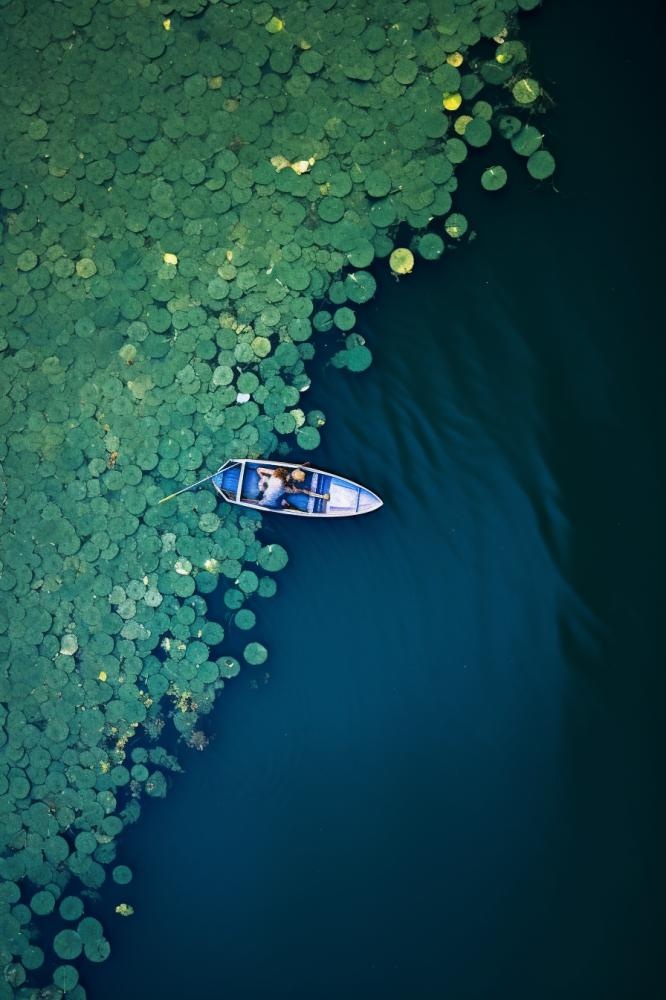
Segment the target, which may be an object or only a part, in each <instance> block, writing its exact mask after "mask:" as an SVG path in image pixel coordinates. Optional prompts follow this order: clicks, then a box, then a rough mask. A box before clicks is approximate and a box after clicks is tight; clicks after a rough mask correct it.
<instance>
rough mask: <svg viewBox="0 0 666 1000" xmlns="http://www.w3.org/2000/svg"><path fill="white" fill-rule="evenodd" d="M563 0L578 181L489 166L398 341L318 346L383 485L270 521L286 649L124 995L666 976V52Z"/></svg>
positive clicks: (127, 946)
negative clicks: (491, 184)
mask: <svg viewBox="0 0 666 1000" xmlns="http://www.w3.org/2000/svg"><path fill="white" fill-rule="evenodd" d="M569 6H570V7H571V5H569ZM595 6H596V7H597V8H598V9H596V10H595V9H594V8H595ZM566 7H567V5H558V4H556V3H550V4H548V5H547V6H546V9H545V10H543V11H542V12H539V13H538V14H537V15H535V16H534V17H533V18H532V20H531V21H530V22H529V28H528V36H529V38H530V42H531V45H532V51H533V62H534V68H535V71H536V75H538V76H539V77H540V78H541V79H543V80H544V82H545V83H546V86H547V88H548V89H549V90H551V92H552V93H553V95H554V97H555V99H556V102H557V106H556V107H555V108H554V109H553V111H552V113H551V116H550V120H549V121H548V123H547V127H548V131H549V134H550V136H551V140H550V146H551V148H553V149H554V151H555V152H556V154H557V156H558V165H559V168H560V169H559V172H558V176H557V181H556V184H557V192H555V191H554V190H552V188H550V187H549V186H548V185H545V186H544V187H543V188H541V189H538V188H537V186H536V185H535V184H533V183H532V182H530V181H528V180H526V179H523V180H521V179H520V177H519V164H518V163H516V164H515V166H514V170H513V173H512V181H511V186H510V188H509V189H507V191H506V192H504V193H503V194H502V195H500V196H499V197H497V198H494V199H492V200H490V199H489V198H488V197H487V196H483V195H482V193H477V191H476V186H475V182H470V184H468V185H467V186H466V187H464V190H463V192H462V195H461V199H462V200H461V202H460V206H459V207H462V210H463V211H466V212H467V214H468V215H469V216H470V218H471V219H472V221H473V224H474V225H475V227H476V228H477V229H478V233H479V235H478V238H477V239H476V240H475V241H473V242H472V243H471V244H470V245H469V246H468V247H467V248H465V249H461V250H459V251H457V252H455V253H454V252H451V253H447V254H445V257H444V258H443V259H442V261H441V262H440V263H439V264H438V265H420V266H419V268H418V269H417V271H416V273H415V274H414V275H413V276H412V277H411V278H410V279H409V280H408V281H403V282H402V283H401V284H400V285H397V284H396V283H395V282H393V281H392V280H391V279H390V278H387V277H385V276H384V277H383V278H380V287H379V290H378V295H377V299H376V303H375V304H373V305H372V306H371V307H369V308H368V309H367V311H366V314H365V333H366V335H367V337H368V341H369V342H370V344H371V346H372V349H373V352H374V354H375V357H376V365H375V366H374V368H373V369H372V370H371V371H370V372H369V373H367V374H366V375H364V376H362V377H358V378H350V377H347V376H343V375H341V374H340V373H338V372H336V371H334V370H333V369H325V370H322V371H319V372H317V373H316V377H315V385H314V387H313V389H312V390H311V402H312V404H313V405H318V406H321V407H322V409H324V410H325V411H326V412H327V414H328V415H329V423H328V426H327V428H326V429H325V432H324V443H323V446H322V448H321V449H320V451H319V452H317V453H316V456H315V457H316V459H317V462H318V463H319V464H321V465H323V466H330V467H331V468H334V469H338V470H340V471H344V472H346V473H347V474H349V475H350V476H351V477H352V478H355V479H358V480H360V481H361V482H366V483H367V484H368V485H369V486H371V487H372V488H373V489H376V490H377V491H378V492H379V493H380V494H381V495H382V496H383V498H384V500H385V507H384V508H383V510H382V511H381V512H380V513H379V514H378V515H375V516H371V517H368V518H367V519H363V518H361V519H359V520H358V521H356V522H353V523H341V524H333V525H327V524H326V525H316V526H311V525H308V524H300V523H296V524H294V523H289V522H287V523H284V522H283V521H282V520H281V519H278V518H273V519H272V520H270V521H269V519H268V518H267V519H266V529H265V538H266V539H271V540H275V541H279V542H280V543H281V544H284V545H285V546H286V547H287V548H288V549H289V551H290V554H291V562H290V565H289V567H288V569H287V570H286V571H285V572H284V574H283V578H282V580H281V581H280V592H279V595H278V597H277V598H276V599H275V600H273V601H269V602H265V603H262V604H261V605H260V607H258V608H257V610H258V612H260V614H259V623H260V624H259V626H258V629H257V638H258V639H259V640H260V641H265V642H266V644H267V645H268V646H269V647H270V651H271V657H270V660H269V664H268V666H269V672H270V678H266V677H265V672H264V671H263V670H262V668H259V670H258V671H256V670H255V672H254V673H253V672H252V669H248V670H247V671H246V673H245V674H244V675H243V676H241V678H239V679H238V680H237V681H236V682H235V683H232V684H230V685H228V689H227V691H225V693H224V696H223V697H222V698H221V700H220V703H219V706H218V710H217V711H216V713H215V716H214V718H213V719H212V721H211V730H212V731H213V732H214V734H215V735H214V739H213V740H212V742H211V746H210V748H209V749H208V751H207V752H206V753H205V754H199V755H197V754H195V753H191V754H190V755H189V756H188V758H187V771H188V773H187V774H186V775H185V776H184V777H182V778H177V779H176V780H175V781H174V784H173V788H172V790H171V793H170V795H169V798H168V799H167V800H166V801H165V802H164V803H158V804H150V805H149V806H148V807H147V808H146V811H145V815H144V817H143V818H142V821H141V823H140V825H139V826H138V827H137V828H135V829H134V830H132V831H130V833H129V834H128V836H127V838H126V841H125V844H126V851H125V857H124V858H123V860H124V861H127V863H129V864H131V866H132V867H133V869H134V870H135V873H136V874H135V879H134V882H133V884H132V887H131V892H128V890H126V889H124V890H118V893H120V894H121V895H122V898H129V901H132V902H133V903H134V905H135V907H136V914H135V916H134V917H133V918H131V920H127V921H120V920H118V922H117V926H116V927H115V931H113V929H112V932H111V935H110V936H111V938H112V943H113V945H114V956H115V957H114V958H113V959H112V960H111V961H110V962H109V963H107V964H106V966H105V967H104V968H100V969H99V970H97V969H95V970H92V972H91V974H89V975H86V982H87V984H88V985H90V986H91V988H92V989H93V994H94V995H95V996H96V997H98V998H100V1000H101V998H112V997H113V998H116V997H118V996H121V995H122V996H124V997H125V998H135V997H136V998H138V997H144V996H152V995H157V996H164V997H182V996H205V997H218V996H220V997H222V996H223V997H226V998H229V1000H256V998H271V997H276V998H290V1000H292V998H293V1000H305V998H306V997H307V998H318V1000H333V998H338V997H340V996H349V997H354V998H360V997H364V998H367V997H372V998H379V997H382V998H386V997H390V998H412V997H415V998H424V1000H425V998H431V997H433V998H434V997H444V996H446V997H454V998H470V1000H472V998H473V1000H477V998H486V997H502V998H504V997H507V998H508V997H512V998H528V997H529V998H532V997H575V998H578V997H581V998H582V997H586V998H587V997H595V998H596V997H599V998H614V997H618V998H619V997H640V998H643V997H645V998H648V997H653V996H656V995H658V980H657V944H658V941H659V940H660V919H661V917H662V916H663V913H662V904H661V900H660V899H658V898H657V894H656V892H655V886H656V885H657V882H658V874H659V868H660V865H659V856H660V850H659V839H658V822H659V814H658V807H657V779H658V767H657V761H658V756H657V750H658V737H657V733H658V721H659V720H658V714H659V711H660V698H661V696H662V695H663V681H662V680H661V676H660V673H659V670H658V666H659V662H660V659H659V654H660V652H661V645H662V639H661V634H660V630H659V626H658V610H659V607H660V606H661V602H662V601H663V593H664V589H663V573H662V569H663V553H664V548H663V526H662V521H661V505H662V504H663V489H662V485H663V484H662V481H661V478H660V476H659V475H658V470H657V454H658V446H659V444H660V419H661V417H662V416H663V401H662V396H661V385H660V367H661V365H662V364H663V344H662V341H661V339H660V336H659V327H660V324H661V323H662V317H661V309H660V306H659V303H658V296H657V289H658V287H659V278H658V275H659V271H658V252H657V246H656V242H652V241H653V239H654V238H653V236H652V235H651V226H652V220H653V218H654V214H655V211H656V206H655V203H654V194H653V192H654V190H656V179H657V161H656V159H655V160H653V159H652V158H651V157H650V155H649V153H648V150H647V149H645V148H644V147H642V146H641V145H640V144H639V145H638V146H637V145H636V143H635V142H630V141H627V140H626V135H625V139H622V138H621V136H622V134H624V133H626V130H627V129H628V128H629V127H631V131H632V134H634V135H638V134H643V135H644V134H646V131H647V129H648V126H649V123H650V121H652V120H653V118H652V115H653V110H652V108H651V106H650V100H651V97H650V95H651V93H653V91H652V86H653V82H654V81H653V79H652V74H653V72H654V71H653V69H652V68H651V67H652V65H653V63H652V61H651V57H650V52H649V51H648V52H647V53H645V52H640V53H639V51H638V50H637V49H635V48H633V47H632V48H631V49H630V50H629V51H627V50H625V49H623V50H622V53H618V44H619V43H618V39H617V37H616V36H617V30H618V28H617V23H616V22H614V20H613V18H612V17H611V16H610V15H608V16H607V17H605V16H604V17H602V16H601V12H600V7H599V5H589V7H588V6H587V5H586V8H585V9H582V10H579V9H578V6H576V20H575V22H574V21H572V20H571V19H570V18H569V16H568V14H567V10H566V9H565V8H566ZM605 9H606V8H604V10H605ZM646 17H647V21H649V17H650V10H647V11H646ZM647 21H646V23H645V24H644V28H645V37H646V38H647V44H648V46H649V45H650V44H651V43H650V40H649V35H650V25H649V24H648V23H647ZM653 37H654V38H655V39H656V37H657V36H656V34H654V36H653ZM654 44H655V45H656V41H655V43H654ZM619 64H621V76H622V79H623V80H624V81H626V80H627V79H631V80H632V86H631V87H630V88H628V89H626V88H624V87H620V88H617V87H614V86H612V81H613V79H614V78H615V77H616V75H617V72H618V65H619ZM611 93H612V100H610V98H609V94H611ZM636 95H641V100H640V101H637V100H636V99H635V98H636ZM507 155H508V154H505V156H507ZM381 273H382V272H381V270H380V271H378V276H379V275H380V274H381ZM285 520H286V519H285ZM266 681H268V682H267V683H266ZM121 895H119V896H118V898H119V899H120V898H121Z"/></svg>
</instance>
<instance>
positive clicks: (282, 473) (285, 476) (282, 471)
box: [273, 465, 289, 483]
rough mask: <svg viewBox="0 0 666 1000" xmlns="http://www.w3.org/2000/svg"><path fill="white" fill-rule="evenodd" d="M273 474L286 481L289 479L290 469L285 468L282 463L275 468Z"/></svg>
mask: <svg viewBox="0 0 666 1000" xmlns="http://www.w3.org/2000/svg"><path fill="white" fill-rule="evenodd" d="M273 475H274V476H276V477H277V478H278V479H281V480H282V482H283V483H286V482H287V479H288V478H289V472H288V470H287V469H283V468H282V466H281V465H279V466H278V467H277V469H273Z"/></svg>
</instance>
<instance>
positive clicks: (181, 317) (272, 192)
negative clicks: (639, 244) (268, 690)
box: [0, 0, 555, 1000]
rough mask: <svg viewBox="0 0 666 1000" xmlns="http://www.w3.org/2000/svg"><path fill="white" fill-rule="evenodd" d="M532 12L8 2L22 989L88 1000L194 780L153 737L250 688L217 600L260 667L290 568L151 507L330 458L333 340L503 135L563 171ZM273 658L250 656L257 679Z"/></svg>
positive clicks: (6, 715) (17, 892)
mask: <svg viewBox="0 0 666 1000" xmlns="http://www.w3.org/2000/svg"><path fill="white" fill-rule="evenodd" d="M535 5H536V4H535V2H534V0H515V2H514V0H503V2H501V3H500V2H498V3H494V2H493V0H487V2H484V3H483V4H477V3H474V4H470V3H467V2H463V0H460V2H451V3H449V4H447V5H446V7H445V9H444V8H442V7H441V5H437V4H434V3H433V4H428V3H425V2H424V3H413V4H412V3H410V4H403V3H402V2H397V0H389V3H388V4H387V3H386V2H382V3H380V2H379V0H364V2H363V3H361V2H360V0H358V2H355V0H350V2H342V0H340V2H336V0H326V2H324V3H321V4H319V3H315V4H312V5H310V6H308V7H306V6H304V5H301V4H298V3H295V2H294V3H286V4H285V6H284V7H283V8H280V9H279V10H277V9H276V10H274V9H273V8H271V6H270V5H269V4H267V3H264V2H257V3H254V2H250V0H240V2H237V3H234V2H232V0H226V2H225V0H223V2H217V0H167V2H165V3H161V4H159V5H156V4H154V3H153V4H148V3H145V4H144V3H141V4H135V3H130V2H128V0H114V3H111V4H110V3H106V2H102V0H98V2H94V0H89V2H86V3H80V4H79V3H74V2H69V0H68V2H64V3H59V4H52V3H49V2H47V0H34V2H31V3H30V4H25V3H24V2H22V0H6V2H4V3H2V4H1V6H2V15H3V31H2V33H0V59H2V63H3V67H4V69H5V79H6V85H5V86H4V88H3V90H2V92H1V93H0V121H1V123H2V130H3V136H4V142H3V145H2V147H1V148H0V237H1V239H2V257H1V259H0V319H1V323H0V353H2V366H1V367H0V426H1V427H2V431H3V436H2V441H1V442H0V462H1V463H2V468H1V469H0V473H1V474H0V516H2V517H3V534H2V539H1V541H0V562H1V564H2V565H1V567H0V570H1V572H0V591H1V592H2V602H1V604H0V651H1V652H2V662H3V667H2V669H1V670H0V700H1V702H2V704H0V752H1V753H2V761H1V767H0V795H2V797H3V811H2V813H1V814H0V815H1V816H2V822H1V824H0V840H1V841H2V857H1V859H0V880H1V881H0V958H1V959H2V963H1V964H2V967H3V968H4V969H5V974H4V978H5V981H6V984H7V988H8V989H10V990H19V991H20V990H22V989H23V986H24V984H25V983H26V982H29V983H37V984H38V986H40V987H43V988H45V989H48V988H53V989H55V990H57V991H64V992H66V993H67V995H68V996H70V997H72V998H75V1000H80V998H81V997H83V996H84V993H83V989H82V987H81V986H80V985H79V983H78V972H77V969H76V968H75V967H74V966H73V965H71V964H69V963H70V962H75V961H77V960H78V959H79V957H80V956H82V955H83V956H84V957H85V958H86V959H87V960H89V961H93V962H98V961H102V960H104V958H105V957H106V956H107V955H108V954H109V944H108V941H107V939H106V938H105V936H104V933H103V928H102V925H101V924H100V923H99V922H98V921H97V920H94V919H93V918H90V917H88V916H86V914H85V905H84V900H85V899H87V898H88V895H89V894H90V893H91V892H96V891H97V890H99V889H100V888H101V887H103V885H104V883H105V881H106V880H107V878H108V873H109V872H110V873H111V879H112V881H113V882H115V883H116V884H119V885H127V884H128V883H129V881H130V879H131V871H130V869H129V868H128V867H127V866H126V865H123V864H117V863H116V856H117V852H118V846H119V842H120V839H121V834H122V831H123V829H124V828H125V827H126V826H127V825H129V824H131V823H133V822H135V821H136V819H137V818H138V816H139V814H140V802H141V800H142V799H143V798H144V797H148V798H161V797H163V796H164V795H166V793H167V790H168V775H169V773H170V772H172V771H175V770H178V769H179V764H178V761H177V760H176V759H175V758H174V757H173V756H171V755H170V754H168V753H167V752H166V751H165V749H164V748H163V747H161V746H159V744H158V743H157V741H159V739H160V735H161V733H162V731H163V728H164V726H165V720H167V719H171V721H172V724H173V726H174V727H175V729H176V731H177V732H178V734H179V735H180V736H182V738H183V740H184V741H185V742H186V743H188V744H189V745H190V746H192V747H195V748H197V747H200V746H202V745H203V744H204V742H205V738H206V737H205V733H204V732H203V729H202V728H201V719H202V717H204V716H205V715H206V714H207V713H208V712H209V711H210V710H211V708H212V706H213V704H214V701H215V697H216V695H217V693H218V692H219V691H220V690H221V689H222V688H223V687H224V684H225V682H227V681H229V680H230V679H232V678H233V677H235V676H236V675H237V674H238V673H239V671H240V670H241V664H240V662H239V660H238V659H237V658H236V657H234V656H230V655H228V653H227V651H226V649H225V648H224V643H225V640H226V638H227V637H226V635H225V628H224V627H223V626H222V625H220V624H218V623H216V622H213V621H211V620H210V618H209V611H208V602H207V598H208V596H209V595H211V594H212V593H213V592H214V591H215V590H216V588H218V587H219V588H220V590H221V591H223V592H224V598H223V600H224V604H225V606H226V608H227V609H228V610H229V612H230V622H229V631H230V632H231V633H232V634H234V635H235V636H236V641H239V639H240V638H242V639H243V642H245V639H246V638H247V637H248V633H251V632H252V630H253V629H255V628H257V621H258V619H259V624H260V615H259V614H258V611H256V610H255V608H254V607H252V608H250V607H248V606H247V605H248V602H252V601H254V600H255V599H256V598H259V597H261V598H267V597H271V596H273V595H274V594H275V592H276V583H275V579H274V577H273V576H272V575H271V574H275V573H277V572H279V571H280V570H282V569H283V568H284V567H285V566H286V564H287V558H288V557H287V553H286V551H285V550H284V549H283V548H282V547H281V546H279V545H275V544H263V542H262V539H261V535H260V529H261V521H260V517H259V515H256V514H252V513H247V512H246V513H243V514H239V513H237V512H236V511H234V510H233V509H231V508H229V507H219V506H218V505H217V503H216V498H215V496H214V495H213V494H212V492H205V491H201V492H197V493H191V494H186V495H183V496H181V497H179V498H178V499H177V500H176V501H174V502H173V503H172V504H171V505H164V506H158V505H157V500H158V499H159V498H160V497H161V496H163V495H164V494H165V493H168V492H171V491H172V490H175V489H176V488H177V487H178V486H179V485H181V484H182V483H183V482H187V481H193V480H195V479H197V478H198V477H200V476H202V475H203V474H204V473H205V472H206V471H212V469H213V468H214V467H215V465H216V464H217V463H219V462H221V461H222V459H223V458H225V457H227V456H230V455H238V456H241V457H243V456H259V455H266V456H267V455H269V454H271V453H275V452H277V453H278V454H286V453H287V451H288V450H289V448H293V447H294V446H296V447H298V449H302V450H313V449H316V448H317V446H318V445H319V443H320V440H321V437H320V435H321V429H322V427H323V426H324V423H325V416H324V414H323V413H321V411H319V410H308V409H307V406H306V403H305V400H306V398H307V397H306V396H305V395H304V394H305V392H306V391H307V389H308V388H309V386H310V377H309V375H308V364H309V363H310V362H311V360H312V358H313V356H314V352H315V349H316V346H317V345H318V343H319V342H321V340H322V339H323V338H322V336H321V335H322V334H324V333H330V334H331V336H332V337H333V338H335V346H334V350H333V355H332V358H331V363H332V364H333V365H334V366H336V367H339V368H345V369H347V370H348V371H350V372H353V373H360V372H363V371H365V370H366V369H367V368H368V367H369V366H370V364H371V361H372V351H371V346H369V345H368V344H366V342H365V339H364V337H362V336H361V335H360V333H359V332H358V330H357V329H356V325H357V319H358V314H359V309H362V307H363V305H364V304H366V303H367V302H369V301H370V300H371V299H372V297H373V296H374V294H375V291H376V280H375V277H374V276H373V275H372V274H371V273H370V271H369V270H368V268H370V267H375V268H376V269H384V270H391V271H392V272H394V273H396V274H398V275H404V274H407V273H409V271H411V270H412V268H414V267H419V266H422V262H423V261H424V260H425V261H434V260H437V259H438V258H439V257H440V256H441V255H442V253H443V251H444V246H445V240H444V239H443V238H442V235H440V234H441V233H442V232H444V233H445V234H446V237H447V238H448V239H447V243H448V245H449V246H452V245H453V243H454V241H459V240H460V239H461V238H462V237H463V236H464V235H465V233H466V232H467V229H468V224H467V220H466V219H465V218H464V217H463V216H462V215H460V213H458V212H456V211H452V209H454V198H455V196H456V190H457V185H458V176H457V173H456V171H457V170H458V169H463V167H464V169H465V170H466V169H467V166H468V164H469V165H471V167H472V171H473V168H474V166H475V165H477V164H481V165H482V166H480V167H479V166H477V167H476V169H477V176H478V175H479V174H480V175H481V183H482V184H483V186H484V187H486V188H488V189H489V190H495V189H497V188H499V187H501V186H502V185H503V183H504V181H505V180H506V172H505V168H504V167H503V166H501V165H499V164H498V165H496V166H487V163H488V160H487V158H486V159H485V160H484V157H487V152H486V146H487V145H488V143H489V142H490V141H491V139H492V137H493V135H494V134H498V135H500V136H501V137H503V138H504V139H505V140H507V143H509V144H510V146H511V147H512V149H509V147H508V146H507V150H508V152H509V155H513V154H515V155H516V156H517V157H519V158H523V159H522V162H523V163H526V167H527V170H528V172H529V174H530V175H531V176H532V177H533V178H535V179H538V180H541V179H545V178H548V177H550V176H551V174H552V172H553V170H554V166H555V164H554V160H553V158H552V155H551V154H550V153H548V152H547V151H546V150H544V149H543V148H542V136H541V133H540V131H539V130H538V129H537V127H536V125H535V124H534V122H535V120H536V119H535V115H536V113H537V112H538V110H539V107H540V105H541V103H542V100H543V88H542V87H541V85H540V84H539V83H538V82H537V81H535V79H534V77H533V75H532V72H531V70H530V68H529V65H528V63H527V53H526V51H525V49H524V46H522V45H521V43H520V42H519V40H518V39H516V38H515V37H513V36H514V34H515V30H516V21H515V16H514V15H515V14H516V12H517V11H518V9H520V8H522V9H523V10H527V9H530V8H531V7H533V6H535ZM493 40H494V43H493ZM481 42H483V47H482V49H481V51H483V52H484V53H485V54H484V56H483V58H482V57H480V56H479V57H477V55H476V52H477V49H476V46H477V44H478V43H481ZM493 44H494V45H495V49H493ZM488 46H490V52H491V55H490V57H487V56H488ZM493 51H494V55H493V54H492V52H493ZM507 104H508V106H509V111H510V112H511V113H508V112H507ZM492 148H493V149H494V148H495V147H494V146H493V147H492ZM519 162H521V161H520V160H519ZM436 220H445V221H444V223H443V227H442V222H441V221H436ZM401 224H404V225H406V227H408V228H409V229H410V230H411V235H410V236H408V237H406V238H405V237H404V230H403V231H402V232H401V233H400V235H399V234H398V227H399V226H400V225H401ZM431 224H433V230H434V229H437V231H430V229H429V227H430V226H431ZM401 241H402V242H405V241H407V242H408V243H409V246H402V245H400V243H401ZM447 253H448V250H447ZM445 261H446V254H444V258H443V264H442V266H444V263H445ZM267 657H268V650H267V648H266V647H265V646H264V645H263V644H262V643H261V642H259V641H256V640H254V641H250V642H247V643H245V645H244V647H243V654H242V659H243V661H244V663H245V664H248V665H250V666H257V665H261V664H263V663H265V662H266V660H267ZM120 905H121V906H127V907H128V908H131V907H130V904H120ZM119 912H120V911H119ZM59 962H62V963H65V964H58V963H59ZM49 976H50V977H51V979H50V980H49V979H48V977H49ZM26 988H28V987H26ZM3 989H4V985H3ZM5 992H6V991H5ZM19 995H21V996H23V995H24V994H23V993H19Z"/></svg>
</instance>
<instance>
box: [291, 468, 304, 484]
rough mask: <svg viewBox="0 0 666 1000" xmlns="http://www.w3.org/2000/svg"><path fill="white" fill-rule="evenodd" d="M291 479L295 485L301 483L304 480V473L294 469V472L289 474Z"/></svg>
mask: <svg viewBox="0 0 666 1000" xmlns="http://www.w3.org/2000/svg"><path fill="white" fill-rule="evenodd" d="M291 478H292V479H293V480H294V482H295V483H302V482H304V480H305V473H304V472H303V470H302V469H294V471H293V472H292V474H291Z"/></svg>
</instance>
